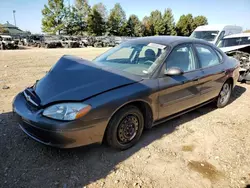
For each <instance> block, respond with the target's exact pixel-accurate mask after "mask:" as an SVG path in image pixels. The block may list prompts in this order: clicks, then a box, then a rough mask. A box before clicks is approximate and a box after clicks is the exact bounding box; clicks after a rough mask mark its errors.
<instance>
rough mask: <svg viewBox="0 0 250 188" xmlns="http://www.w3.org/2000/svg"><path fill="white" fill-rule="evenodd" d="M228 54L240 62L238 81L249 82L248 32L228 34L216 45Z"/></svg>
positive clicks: (249, 35)
mask: <svg viewBox="0 0 250 188" xmlns="http://www.w3.org/2000/svg"><path fill="white" fill-rule="evenodd" d="M217 46H218V47H219V48H220V49H221V50H222V51H223V52H225V53H226V54H227V55H228V56H232V57H234V58H236V59H237V60H238V61H239V62H240V66H241V69H240V77H239V81H240V82H246V83H250V33H239V34H235V35H229V36H226V37H224V38H223V39H222V40H220V41H219V43H218V45H217Z"/></svg>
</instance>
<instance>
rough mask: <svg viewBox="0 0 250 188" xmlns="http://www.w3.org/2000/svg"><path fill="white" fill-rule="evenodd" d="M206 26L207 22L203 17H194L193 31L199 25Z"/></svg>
mask: <svg viewBox="0 0 250 188" xmlns="http://www.w3.org/2000/svg"><path fill="white" fill-rule="evenodd" d="M207 24H208V21H207V18H206V17H205V16H196V17H194V20H193V30H195V29H196V28H197V27H199V26H201V25H207Z"/></svg>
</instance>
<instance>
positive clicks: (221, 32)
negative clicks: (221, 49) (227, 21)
mask: <svg viewBox="0 0 250 188" xmlns="http://www.w3.org/2000/svg"><path fill="white" fill-rule="evenodd" d="M241 32H242V27H240V26H235V25H203V26H199V27H197V28H196V29H195V30H194V31H193V32H192V34H191V35H190V37H191V38H197V39H203V40H206V41H208V42H210V43H213V44H215V45H217V44H218V42H219V41H220V40H221V39H222V38H223V37H225V36H227V35H232V34H236V33H241Z"/></svg>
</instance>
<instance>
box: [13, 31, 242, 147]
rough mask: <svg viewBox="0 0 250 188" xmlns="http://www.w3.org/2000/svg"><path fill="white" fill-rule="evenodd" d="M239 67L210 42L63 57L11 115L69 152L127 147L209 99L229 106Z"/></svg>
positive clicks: (169, 40)
mask: <svg viewBox="0 0 250 188" xmlns="http://www.w3.org/2000/svg"><path fill="white" fill-rule="evenodd" d="M238 76H239V63H238V62H237V61H236V60H235V59H233V58H229V57H227V56H226V55H225V54H224V53H223V52H222V51H221V50H220V49H218V48H217V47H215V46H214V45H211V44H209V43H207V42H205V41H202V40H198V39H191V38H185V37H172V36H159V37H145V38H138V39H134V40H129V41H127V42H124V43H122V44H120V45H119V46H117V47H115V48H112V49H111V50H109V51H107V52H105V53H104V54H102V55H101V56H99V57H97V58H96V59H94V60H93V61H92V62H90V61H87V60H84V59H80V58H77V57H73V56H63V57H62V58H61V59H59V60H58V62H57V63H56V64H55V65H54V66H53V67H52V68H51V70H50V71H49V72H48V73H47V74H46V75H45V76H44V77H43V78H42V79H41V80H39V81H38V82H36V83H35V84H34V86H32V87H30V88H27V89H26V90H24V91H22V92H20V93H19V94H18V95H17V96H16V98H15V99H14V102H13V110H14V112H15V114H16V117H17V119H18V122H19V126H20V127H21V129H22V130H23V131H24V132H25V133H26V134H27V135H29V136H30V137H32V138H33V139H35V140H37V141H39V142H41V143H44V144H47V145H51V146H55V147H61V148H71V147H78V146H83V145H87V144H91V143H102V142H103V141H106V142H107V143H108V144H109V145H110V146H112V147H114V148H117V149H121V150H124V149H128V148H129V147H131V146H133V145H134V144H135V143H136V142H138V140H139V139H140V137H141V135H142V133H143V130H144V129H150V128H152V127H153V126H155V125H157V124H160V123H162V122H164V121H166V120H168V119H171V118H174V117H177V116H179V115H181V114H183V113H186V112H188V111H190V110H192V109H195V108H198V107H200V106H202V105H204V104H207V103H209V102H215V104H216V105H217V107H219V108H222V107H224V106H226V105H227V104H228V102H229V99H230V95H231V92H232V90H233V88H234V85H235V83H236V81H237V79H238Z"/></svg>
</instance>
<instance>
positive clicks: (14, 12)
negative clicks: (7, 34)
mask: <svg viewBox="0 0 250 188" xmlns="http://www.w3.org/2000/svg"><path fill="white" fill-rule="evenodd" d="M15 14H16V11H15V10H13V17H14V23H15V26H16V16H15Z"/></svg>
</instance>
